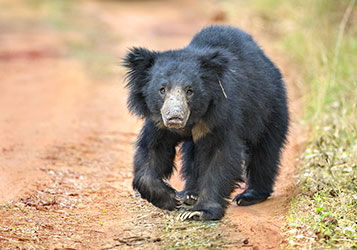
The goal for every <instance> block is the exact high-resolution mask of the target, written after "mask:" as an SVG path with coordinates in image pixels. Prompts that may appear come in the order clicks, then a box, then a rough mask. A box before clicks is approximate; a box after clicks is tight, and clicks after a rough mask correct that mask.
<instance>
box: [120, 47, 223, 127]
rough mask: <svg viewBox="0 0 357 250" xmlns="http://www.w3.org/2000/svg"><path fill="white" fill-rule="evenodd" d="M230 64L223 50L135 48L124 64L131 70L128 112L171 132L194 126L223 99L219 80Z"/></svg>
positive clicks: (128, 78)
mask: <svg viewBox="0 0 357 250" xmlns="http://www.w3.org/2000/svg"><path fill="white" fill-rule="evenodd" d="M227 64H228V57H227V56H226V55H225V54H224V53H223V52H221V51H219V50H206V51H195V50H188V49H182V50H173V51H165V52H155V51H149V50H147V49H144V48H132V49H131V50H130V51H129V52H128V54H127V55H126V57H125V58H124V60H123V65H124V66H125V67H127V68H128V69H129V71H128V73H127V80H128V84H127V87H128V88H129V97H128V108H129V110H130V112H131V113H133V114H135V115H137V116H138V117H141V118H151V119H153V120H155V121H156V122H157V123H158V124H159V125H160V126H164V127H167V128H171V129H183V128H185V127H187V126H192V125H194V124H195V123H196V122H198V121H199V120H200V119H201V118H202V117H203V116H204V115H205V114H206V113H207V111H208V109H209V106H210V105H212V104H213V102H214V100H215V99H217V98H222V96H223V94H222V91H221V89H220V86H219V84H220V82H219V79H220V77H221V76H222V74H223V73H224V71H225V70H226V68H227ZM223 98H224V96H223Z"/></svg>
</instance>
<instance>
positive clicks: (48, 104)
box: [0, 1, 300, 249]
mask: <svg viewBox="0 0 357 250" xmlns="http://www.w3.org/2000/svg"><path fill="white" fill-rule="evenodd" d="M119 3H120V4H118V3H117V2H112V1H107V2H95V1H88V2H85V3H83V4H82V5H81V6H80V8H81V9H82V11H83V12H84V13H87V14H88V15H89V16H95V17H96V18H98V19H99V20H100V21H101V22H103V23H104V24H105V25H106V27H107V28H108V30H107V31H106V32H110V33H112V35H113V37H115V39H116V40H118V41H119V42H118V44H117V46H115V47H114V53H115V54H118V55H120V56H122V55H124V53H125V51H126V49H127V48H128V47H131V46H145V47H148V48H150V49H158V50H165V49H171V48H177V47H183V46H185V45H186V44H187V43H188V42H189V40H190V39H191V37H192V35H193V34H194V33H195V32H196V31H197V30H199V29H200V28H201V27H202V26H204V25H206V24H209V23H210V22H211V20H210V19H211V17H212V16H213V17H215V16H216V15H215V14H214V13H218V12H219V13H221V12H220V11H219V10H216V9H215V8H213V7H212V5H210V4H207V3H201V2H200V1H197V2H195V4H192V2H189V1H168V2H165V4H163V2H162V1H145V2H143V1H121V2H119ZM217 11H218V12H217ZM212 13H213V15H212ZM222 18H223V19H224V17H222ZM220 19H221V18H220ZM241 26H242V27H243V28H244V27H246V30H248V31H249V32H253V33H254V31H255V32H257V33H258V34H256V35H257V36H256V37H259V39H257V40H258V41H259V42H261V41H263V42H262V43H263V44H269V39H266V38H265V37H262V36H260V35H259V29H258V28H257V29H254V28H253V27H250V26H249V25H246V24H243V25H241ZM249 27H250V28H249ZM37 32H38V33H34V34H32V36H33V37H36V38H37V39H29V40H30V41H32V42H31V43H28V44H25V45H24V43H23V41H24V40H27V39H28V38H29V36H31V33H30V34H29V33H26V34H23V35H19V33H16V32H14V33H8V34H7V36H5V39H0V44H1V45H3V46H2V47H1V49H2V50H3V51H5V52H6V50H15V51H28V50H31V49H33V48H44V47H45V48H51V49H53V50H54V51H58V53H55V54H56V55H57V54H58V55H61V54H62V51H63V50H65V45H63V44H62V43H61V39H60V38H58V37H57V36H56V35H55V34H52V33H51V32H49V31H48V30H42V29H40V30H37ZM39 35H40V36H41V37H42V38H41V39H38V37H39ZM6 37H7V38H8V40H9V41H11V42H7V41H6ZM14 37H17V38H16V39H17V40H15V42H13V41H14V40H13V39H14ZM16 46H19V47H16ZM267 49H268V54H269V55H273V59H274V61H277V64H278V66H281V67H282V68H283V71H285V70H287V71H286V72H284V75H285V76H288V78H287V82H288V83H289V94H293V95H291V97H290V99H291V100H298V98H297V97H298V96H295V95H294V94H296V92H295V90H296V88H295V90H294V86H292V85H291V84H290V83H291V82H295V81H296V74H294V71H291V70H290V66H289V65H288V63H287V62H286V61H282V58H284V56H281V55H277V54H276V53H275V54H274V51H272V50H269V47H268V48H267ZM270 49H271V48H270ZM0 52H1V50H0ZM0 54H1V53H0ZM20 55H21V53H20ZM30 59H31V58H28V57H26V58H18V59H16V60H6V61H5V60H1V61H0V64H1V67H0V71H2V72H1V75H2V81H1V84H0V103H1V105H0V114H1V116H0V128H1V131H6V133H3V134H1V135H0V139H1V141H2V142H4V143H3V144H2V152H0V154H2V159H1V161H0V167H1V171H2V175H1V177H0V178H1V179H0V180H1V181H2V182H0V183H1V184H0V190H2V191H3V192H2V193H1V194H2V196H1V197H0V201H5V200H9V199H13V200H14V201H12V202H10V203H8V204H4V205H2V206H0V214H1V215H2V218H1V219H0V247H2V248H5V249H6V248H9V249H11V248H14V247H28V248H30V247H36V248H44V249H48V248H50V249H55V248H58V249H61V248H72V249H89V248H91V249H99V248H102V249H115V248H123V247H126V248H145V249H146V248H154V249H157V248H168V247H173V248H174V247H176V248H177V247H193V248H195V247H196V248H197V247H201V248H202V247H203V248H220V247H229V248H239V247H241V246H242V244H243V241H244V240H245V239H248V242H245V243H247V244H245V245H244V247H245V249H280V247H279V244H280V242H281V239H282V238H281V236H280V227H281V225H282V224H281V223H282V221H283V220H284V217H283V215H284V213H285V211H286V209H287V205H288V202H289V200H290V197H291V194H292V190H291V189H293V188H294V186H293V185H291V183H294V182H293V174H294V169H295V168H294V157H295V156H296V155H297V154H296V152H297V148H296V146H297V145H298V144H299V143H300V142H299V141H297V140H296V137H295V136H294V133H295V131H296V129H295V128H293V129H292V131H291V136H290V144H289V145H288V147H287V150H286V153H284V160H283V163H282V165H283V168H282V171H281V175H280V177H279V180H278V183H277V185H276V192H275V193H274V195H273V197H272V198H271V199H269V200H268V201H266V202H264V203H262V204H258V205H255V206H251V207H246V208H241V207H236V206H234V205H232V206H230V207H229V209H228V211H227V216H226V217H225V218H224V219H223V221H222V222H220V223H212V224H207V223H200V222H197V223H196V222H193V223H191V222H183V223H178V222H176V221H174V220H173V218H174V214H173V213H169V214H167V213H165V212H164V211H161V210H159V209H156V208H155V207H153V206H152V205H150V204H148V203H147V202H145V201H143V200H141V199H139V198H138V197H136V196H135V195H134V192H133V191H132V189H131V179H132V174H131V171H132V170H131V161H132V155H133V143H134V140H135V138H136V135H137V133H138V131H139V129H140V127H141V123H142V122H141V121H139V120H137V119H136V118H134V117H132V116H131V115H129V114H128V112H127V110H126V90H124V88H123V84H122V85H118V83H117V81H115V80H108V81H105V82H103V81H102V82H100V83H98V82H95V81H94V80H92V79H90V78H88V77H87V74H86V72H85V69H84V68H83V67H84V66H83V64H81V63H80V62H78V61H75V60H73V59H70V58H67V57H59V58H58V57H55V58H37V59H36V60H30ZM291 68H294V67H291ZM19 72H20V73H19ZM6 73H7V74H6ZM119 78H120V80H119V81H121V79H122V78H123V72H122V71H120V72H119ZM34 97H36V98H34ZM291 104H292V105H291V106H292V107H291V109H292V111H293V113H295V112H296V110H297V107H299V105H300V104H299V103H298V102H295V101H294V102H293V103H291ZM1 111H2V112H1ZM37 180H38V182H37ZM172 183H173V185H174V186H175V187H177V188H178V187H180V186H181V185H182V183H181V181H180V178H179V177H178V175H177V173H176V174H175V176H174V177H173V180H172ZM195 244H196V245H195ZM197 244H198V245H197Z"/></svg>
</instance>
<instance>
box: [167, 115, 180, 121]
mask: <svg viewBox="0 0 357 250" xmlns="http://www.w3.org/2000/svg"><path fill="white" fill-rule="evenodd" d="M167 120H168V121H182V120H183V119H182V117H180V116H178V115H173V116H171V117H168V119H167Z"/></svg>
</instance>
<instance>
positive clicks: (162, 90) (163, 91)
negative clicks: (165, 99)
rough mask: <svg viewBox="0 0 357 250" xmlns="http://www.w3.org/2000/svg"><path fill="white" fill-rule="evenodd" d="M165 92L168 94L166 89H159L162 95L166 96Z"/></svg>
mask: <svg viewBox="0 0 357 250" xmlns="http://www.w3.org/2000/svg"><path fill="white" fill-rule="evenodd" d="M165 92H166V89H165V87H162V88H161V89H159V93H160V95H165Z"/></svg>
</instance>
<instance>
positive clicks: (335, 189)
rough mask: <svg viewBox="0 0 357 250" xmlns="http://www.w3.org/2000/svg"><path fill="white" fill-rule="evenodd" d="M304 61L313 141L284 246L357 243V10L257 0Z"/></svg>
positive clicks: (337, 4) (342, 4) (346, 5)
mask: <svg viewBox="0 0 357 250" xmlns="http://www.w3.org/2000/svg"><path fill="white" fill-rule="evenodd" d="M253 6H254V9H255V10H256V11H257V12H258V13H259V14H260V15H264V16H272V17H274V18H271V19H269V20H270V22H272V24H271V25H273V26H274V27H277V29H278V30H279V38H278V39H279V40H280V42H279V43H280V47H281V48H282V49H283V50H284V51H285V52H286V53H287V54H288V55H290V56H291V57H292V60H293V61H295V62H296V63H297V64H298V65H300V66H301V69H302V70H301V72H300V73H301V74H302V76H303V84H302V85H303V92H304V93H303V94H304V99H305V102H304V103H305V110H304V111H305V112H304V115H303V117H302V118H303V120H304V123H305V124H307V126H309V127H310V128H311V129H310V133H309V141H308V144H307V146H306V149H305V151H304V152H303V154H302V156H301V160H300V166H299V173H300V177H299V180H298V187H300V188H301V192H299V194H298V195H297V196H296V197H295V198H294V199H293V201H292V202H291V208H290V210H289V213H288V216H287V218H288V220H287V223H286V225H285V227H284V231H285V235H286V238H287V240H286V242H285V243H284V244H283V247H284V248H296V249H351V248H353V249H354V248H357V237H356V235H357V232H356V231H357V228H356V225H357V224H356V222H357V140H356V137H357V111H356V110H357V108H356V105H357V26H356V21H357V13H356V2H355V1H349V0H340V1H333V0H314V1H309V0H284V1H283V0H278V1H276V0H274V1H273V0H256V1H254V2H253Z"/></svg>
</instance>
